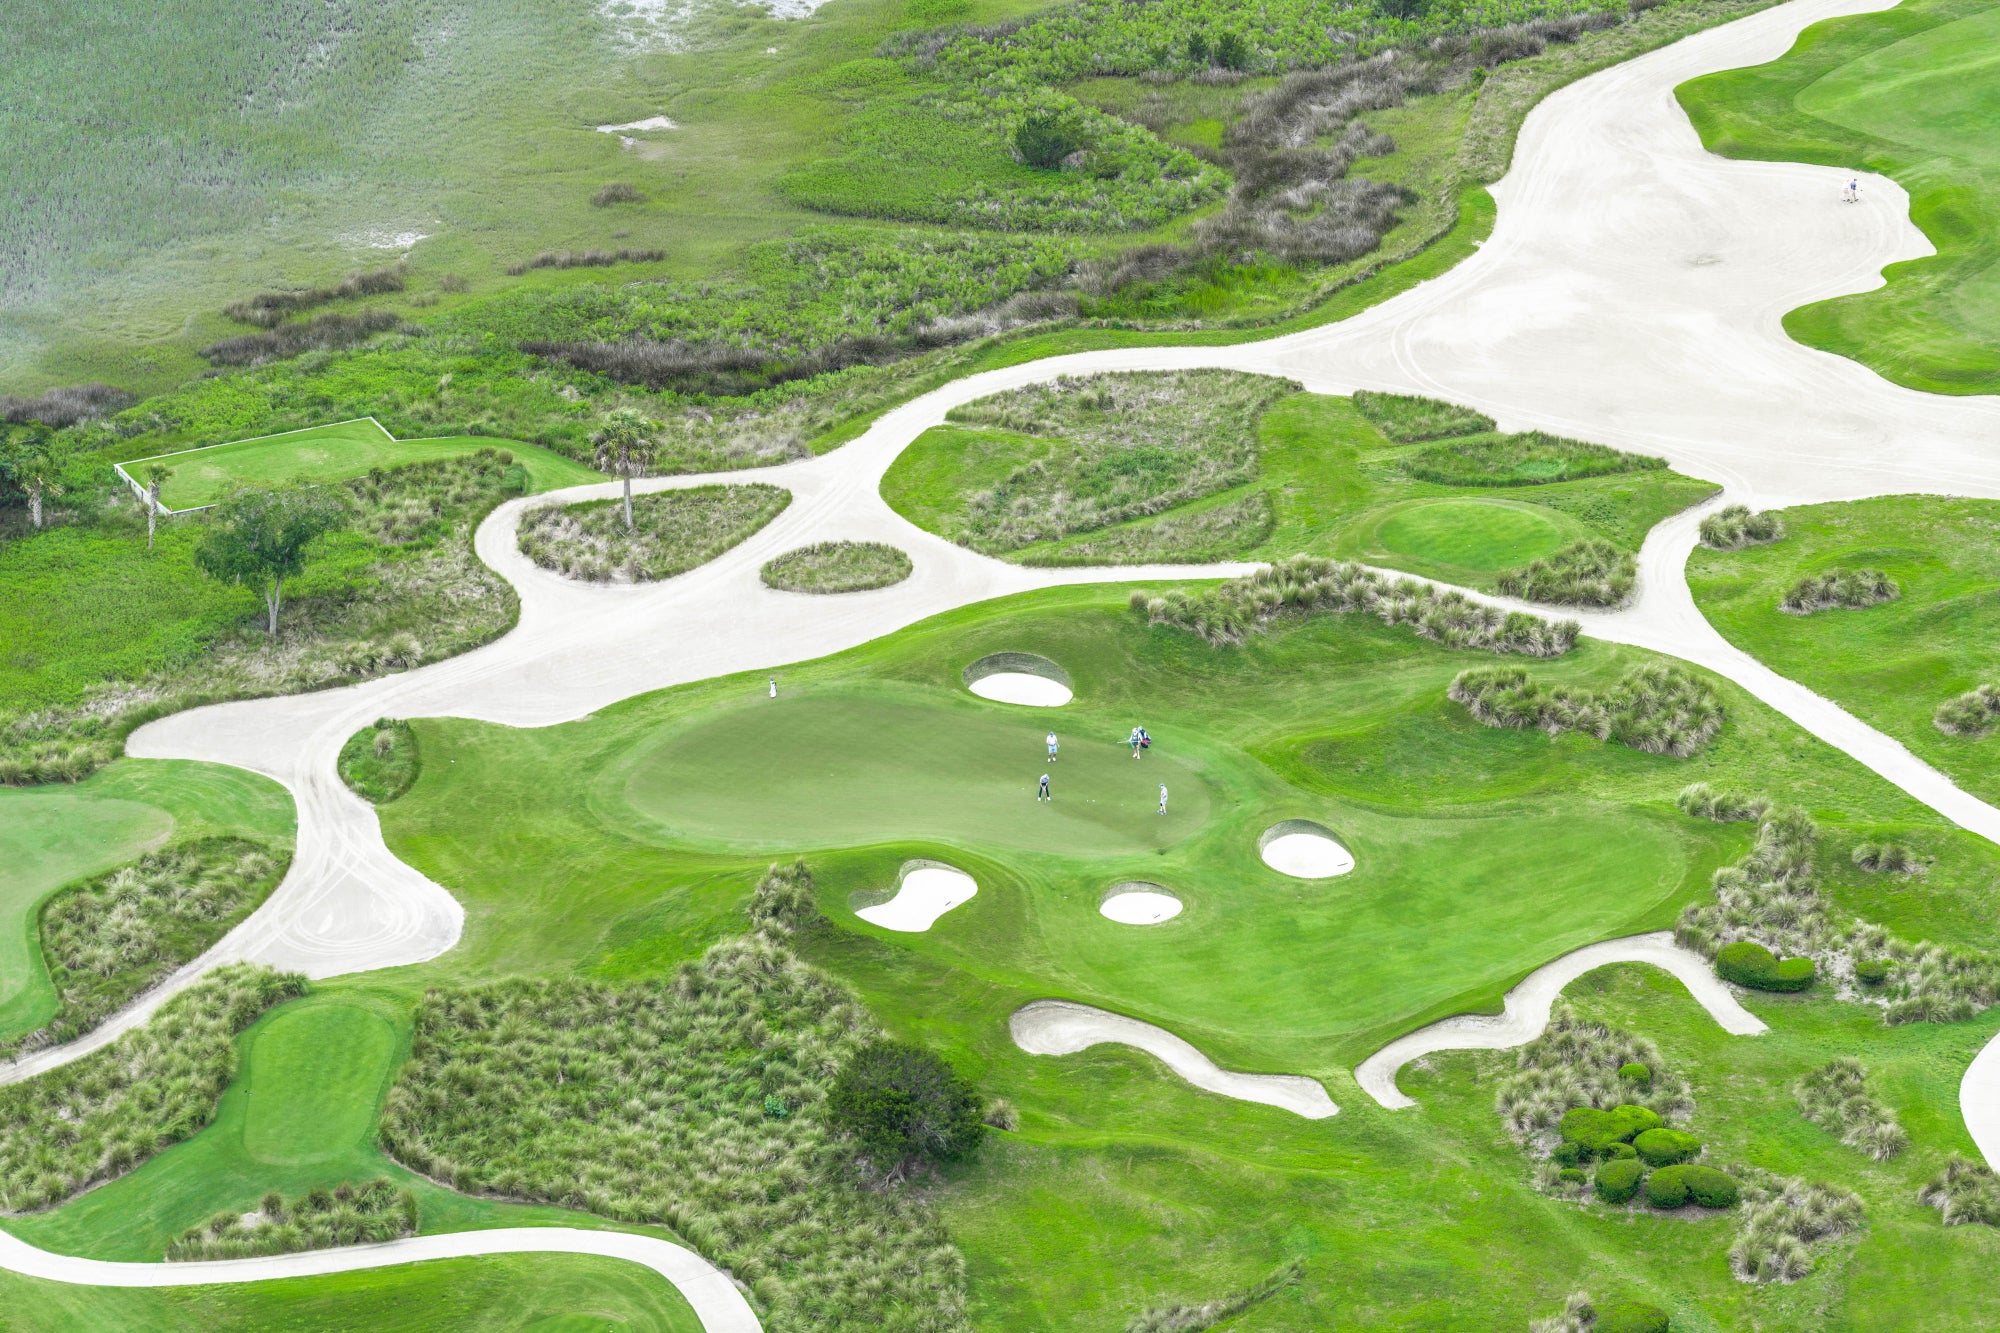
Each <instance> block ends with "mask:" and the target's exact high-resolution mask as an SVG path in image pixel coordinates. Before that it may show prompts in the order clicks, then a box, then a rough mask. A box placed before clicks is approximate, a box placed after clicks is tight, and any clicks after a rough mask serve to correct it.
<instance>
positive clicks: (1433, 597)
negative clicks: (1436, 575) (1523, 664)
mask: <svg viewBox="0 0 2000 1333" xmlns="http://www.w3.org/2000/svg"><path fill="white" fill-rule="evenodd" d="M1131 604H1132V607H1133V609H1134V610H1136V611H1140V612H1143V613H1144V614H1145V615H1146V617H1147V619H1148V620H1150V621H1151V622H1152V623H1153V624H1155V625H1174V626H1177V627H1179V628H1181V629H1187V630H1192V631H1194V632H1195V633H1197V634H1199V635H1201V636H1202V637H1203V638H1204V639H1207V640H1208V641H1209V642H1210V643H1214V644H1225V643H1228V644H1234V643H1242V642H1243V641H1244V639H1245V638H1247V637H1248V636H1249V635H1250V634H1251V633H1253V632H1255V631H1257V630H1261V629H1262V628H1263V627H1264V626H1266V625H1268V624H1269V623H1271V622H1272V621H1274V620H1276V619H1278V618H1279V617H1281V616H1285V615H1304V614H1310V613H1312V612H1316V611H1333V612H1341V613H1351V612H1356V611H1365V612H1368V613H1370V614H1372V615H1375V616H1378V617H1380V618H1381V619H1382V620H1384V621H1386V622H1387V623H1389V624H1391V625H1409V626H1410V627H1411V628H1412V629H1414V630H1415V631H1416V632H1417V633H1418V634H1420V635H1422V636H1423V637H1425V638H1427V639H1434V640H1436V641H1437V642H1439V643H1442V644H1444V645H1446V646H1447V647H1451V648H1477V649H1482V650H1484V651H1487V652H1495V653H1521V654H1524V655H1526V656H1530V657H1560V656H1561V655H1562V654H1564V653H1566V652H1568V651H1569V650H1570V648H1571V647H1573V646H1574V645H1575V643H1576V636H1577V633H1578V626H1577V624H1576V622H1575V621H1573V620H1564V621H1558V622H1555V623H1553V624H1552V623H1550V622H1549V621H1546V620H1543V619H1542V618H1541V617H1540V616H1531V615H1526V614H1524V613H1522V612H1519V611H1506V612H1503V611H1500V610H1499V609H1497V608H1495V607H1491V606H1487V605H1485V604H1484V603H1481V602H1475V601H1473V600H1472V599H1471V598H1469V597H1467V596H1465V595H1464V594H1463V593H1460V592H1458V591H1456V590H1455V589H1448V590H1444V591H1440V590H1439V589H1437V588H1435V587H1433V586H1431V585H1430V584H1428V583H1419V582H1417V581H1416V580H1415V579H1397V580H1395V581H1394V582H1391V581H1390V580H1389V579H1387V578H1385V577H1383V576H1382V575H1381V574H1378V573H1376V572H1375V571H1374V570H1372V569H1367V568H1365V567H1363V566H1361V565H1357V564H1353V563H1350V562H1346V561H1338V560H1327V559H1324V558H1322V557H1319V556H1293V557H1291V558H1290V559H1286V560H1279V561H1277V562H1275V563H1273V564H1271V565H1269V566H1267V567H1266V568H1264V569H1260V570H1258V571H1257V572H1256V573H1254V574H1246V575H1245V576H1243V577H1242V578H1238V579H1231V580H1230V581H1229V582H1227V583H1224V584H1222V585H1220V586H1219V587H1217V588H1215V589H1213V590H1211V591H1209V592H1204V593H1198V594H1196V595H1194V596H1192V597H1190V596H1188V595H1187V594H1185V593H1183V592H1180V591H1178V590H1176V591H1174V592H1171V593H1168V594H1167V595H1166V596H1164V597H1150V596H1148V595H1147V594H1145V593H1143V592H1134V593H1133V594H1132V599H1131Z"/></svg>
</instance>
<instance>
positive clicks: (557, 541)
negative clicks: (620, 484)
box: [515, 485, 792, 583]
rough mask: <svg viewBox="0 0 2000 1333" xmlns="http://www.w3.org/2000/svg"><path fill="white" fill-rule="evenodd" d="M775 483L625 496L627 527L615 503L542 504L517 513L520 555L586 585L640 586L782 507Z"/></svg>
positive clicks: (700, 559) (684, 567)
mask: <svg viewBox="0 0 2000 1333" xmlns="http://www.w3.org/2000/svg"><path fill="white" fill-rule="evenodd" d="M791 502H792V493H791V492H790V491H787V490H784V489H782V488H780V487H777V486H764V485H748V486H695V487H690V488H688V489H685V490H670V491H654V492H652V493H651V494H649V495H635V496H633V497H632V530H631V531H630V532H627V531H626V530H625V514H624V510H623V508H622V507H621V506H620V504H619V502H618V501H617V500H586V501H584V502H583V503H581V504H570V505H547V506H544V507H543V508H540V509H531V510H529V511H528V512H527V513H525V514H523V515H522V516H521V525H520V529H519V532H518V535H517V537H516V539H515V540H516V542H517V543H518V544H519V546H520V548H521V554H522V555H525V556H527V557H528V558H529V559H530V560H532V561H534V562H535V563H536V564H538V565H540V566H541V567H542V568H544V569H553V570H555V571H556V572H557V573H559V574H563V575H565V576H567V577H569V578H573V579H587V580H589V581H591V582H594V583H648V582H652V581H655V580H658V579H666V578H672V577H673V576H674V575H676V574H682V573H685V572H687V571H688V570H690V569H694V568H696V567H698V566H701V565H705V564H707V563H708V562H709V561H710V560H713V559H714V558H715V557H716V556H718V555H721V554H722V553H723V552H724V551H727V550H728V549H729V548H730V547H732V546H735V545H737V544H738V543H739V542H742V541H743V540H744V539H745V538H747V537H749V536H750V535H751V534H752V533H754V532H756V531H757V530H758V529H760V528H762V527H763V526H764V525H765V524H767V523H769V522H770V521H771V520H772V519H774V518H776V517H777V516H778V515H779V514H781V513H783V512H784V511H785V507H786V506H787V505H789V504H791Z"/></svg>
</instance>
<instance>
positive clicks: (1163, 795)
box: [1160, 782, 1167, 815]
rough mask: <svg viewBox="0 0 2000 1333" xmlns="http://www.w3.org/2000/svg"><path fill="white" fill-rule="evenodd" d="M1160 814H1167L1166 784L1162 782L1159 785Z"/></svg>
mask: <svg viewBox="0 0 2000 1333" xmlns="http://www.w3.org/2000/svg"><path fill="white" fill-rule="evenodd" d="M1160 813H1161V814H1163V815H1164V814H1165V813H1167V784H1166V783H1164V782H1162V783H1161V784H1160Z"/></svg>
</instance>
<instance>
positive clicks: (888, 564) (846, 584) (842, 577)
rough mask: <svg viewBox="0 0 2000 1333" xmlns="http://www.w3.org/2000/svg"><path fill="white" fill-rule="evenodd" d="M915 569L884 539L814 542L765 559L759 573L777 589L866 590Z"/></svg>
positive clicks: (784, 590) (882, 586)
mask: <svg viewBox="0 0 2000 1333" xmlns="http://www.w3.org/2000/svg"><path fill="white" fill-rule="evenodd" d="M914 568H916V566H914V565H912V564H911V563H910V557H909V556H908V555H907V554H905V553H904V552H903V551H901V550H899V549H898V548H896V547H894V546H890V545H888V544H886V543H884V542H815V543H814V544H813V545H811V546H801V547H799V548H798V549H797V550H796V551H787V552H785V553H784V554H783V555H781V556H778V557H777V558H776V559H773V560H767V561H765V562H764V567H763V569H761V570H759V571H758V575H759V577H761V578H762V579H763V580H764V586H765V587H767V588H776V589H778V590H779V591H780V592H806V593H836V592H867V591H868V590H869V589H871V588H886V587H888V586H889V585H891V584H894V583H901V582H902V581H903V580H904V579H906V578H908V577H910V571H911V570H912V569H914Z"/></svg>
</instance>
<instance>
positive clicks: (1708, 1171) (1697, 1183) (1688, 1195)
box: [1646, 1163, 1742, 1208]
mask: <svg viewBox="0 0 2000 1333" xmlns="http://www.w3.org/2000/svg"><path fill="white" fill-rule="evenodd" d="M1741 1198H1742V1191H1741V1190H1739V1189H1738V1188H1737V1186H1736V1181H1735V1180H1734V1179H1733V1178H1732V1177H1731V1176H1730V1175H1729V1174H1728V1173H1727V1172H1725V1171H1718V1170H1716V1169H1715V1168H1714V1167H1712V1166H1700V1165H1697V1164H1694V1163H1683V1164H1682V1165H1680V1166H1663V1167H1661V1168H1660V1169H1659V1170H1657V1171H1655V1172H1653V1173H1652V1174H1651V1175H1649V1176H1647V1177H1646V1201H1647V1202H1648V1203H1650V1204H1652V1205H1653V1207H1655V1208H1679V1207H1681V1206H1682V1205H1684V1204H1688V1203H1696V1204H1700V1205H1701V1206H1702V1207H1703V1208H1734V1207H1735V1206H1736V1204H1737V1201H1738V1200H1739V1199H1741Z"/></svg>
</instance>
